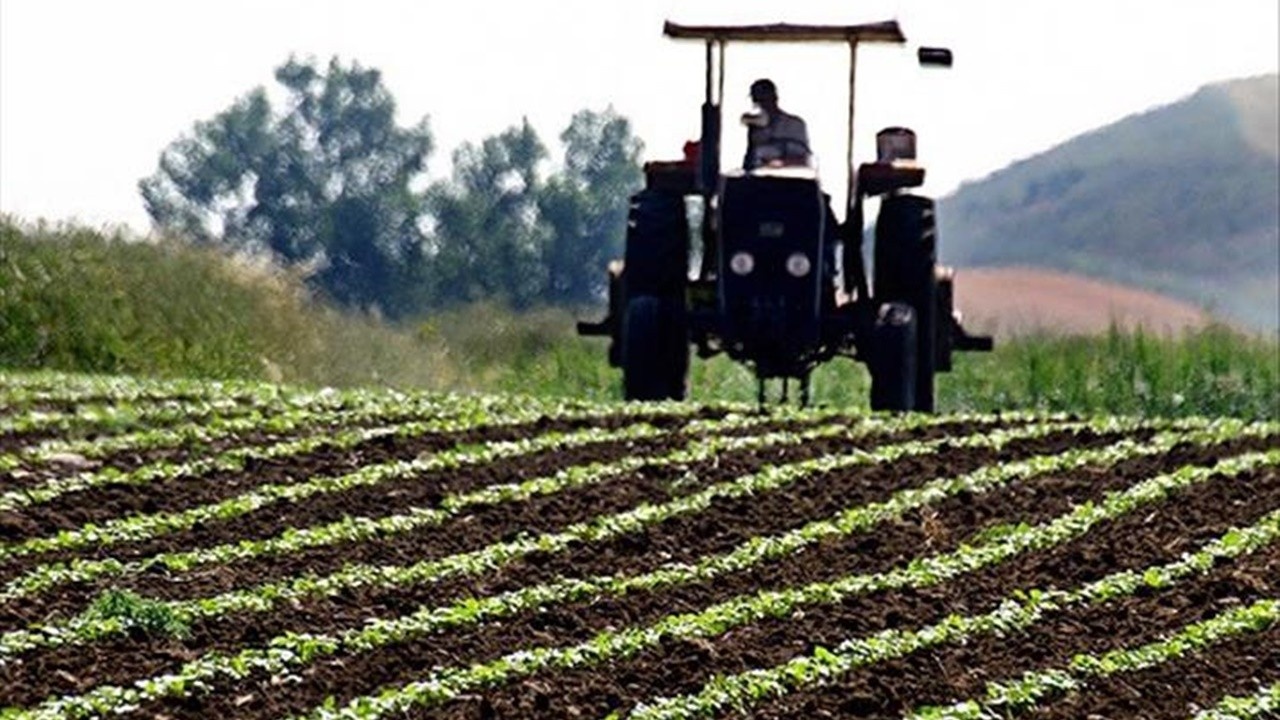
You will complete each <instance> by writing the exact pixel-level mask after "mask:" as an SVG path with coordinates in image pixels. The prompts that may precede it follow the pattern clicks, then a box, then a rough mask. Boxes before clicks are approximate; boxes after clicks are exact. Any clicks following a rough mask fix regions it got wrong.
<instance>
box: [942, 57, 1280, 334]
mask: <svg viewBox="0 0 1280 720" xmlns="http://www.w3.org/2000/svg"><path fill="white" fill-rule="evenodd" d="M1278 90H1280V77H1278V76H1277V75H1266V76H1260V77H1253V78H1246V79H1242V80H1235V81H1231V82H1226V83H1219V84H1215V85H1209V86H1206V87H1204V88H1201V89H1200V90H1199V91H1197V92H1196V93H1195V94H1193V95H1191V96H1190V97H1187V98H1185V99H1183V100H1181V101H1179V102H1176V103H1173V104H1171V105H1167V106H1163V107H1160V108H1156V109H1154V110H1150V111H1148V112H1144V113H1141V114H1138V115H1133V116H1130V117H1128V118H1125V119H1123V120H1120V121H1119V122H1116V123H1113V124H1111V125H1108V126H1106V127H1103V128H1100V129H1098V130H1095V131H1093V132H1090V133H1087V134H1085V135H1081V136H1079V137H1076V138H1074V139H1072V140H1070V141H1068V142H1066V143H1063V144H1062V145H1059V146H1057V147H1055V148H1053V149H1051V150H1049V151H1047V152H1045V153H1042V154H1040V155H1037V156H1034V157H1032V158H1029V159H1027V160H1023V161H1021V162H1018V163H1015V164H1013V165H1011V166H1009V167H1007V168H1005V169H1003V170H1000V171H998V172H996V173H994V174H992V175H990V176H989V177H987V178H984V179H982V180H980V181H976V182H972V183H967V184H965V185H962V186H961V187H960V188H959V189H958V190H957V191H956V192H955V193H954V194H952V195H951V196H948V197H946V198H944V199H943V200H942V201H941V207H940V208H939V219H940V222H941V225H942V227H941V228H940V230H941V232H942V257H943V259H944V260H946V261H948V262H950V263H952V264H955V265H958V266H961V267H972V266H997V267H1007V266H1035V267H1044V268H1054V269H1058V270H1064V271H1068V272H1074V273H1080V274H1083V275H1087V276H1090V277H1095V278H1105V279H1108V280H1112V281H1115V282H1119V283H1124V284H1127V285H1135V286H1138V287H1143V288H1147V289H1150V290H1155V291H1158V292H1161V293H1164V294H1168V295H1171V296H1174V297H1177V298H1179V299H1182V300H1184V301H1187V302H1190V303H1193V304H1195V305H1197V306H1200V307H1206V308H1209V309H1210V310H1212V311H1213V312H1215V313H1217V314H1220V315H1222V316H1224V317H1227V318H1230V319H1232V320H1234V321H1236V322H1240V323H1243V324H1245V325H1248V326H1251V327H1254V328H1258V329H1268V330H1273V329H1275V328H1277V327H1280V147H1278V146H1280V138H1278V137H1277V134H1278V132H1280V131H1278V127H1280V123H1278V121H1277V115H1278V114H1280V110H1278V108H1280V92H1278Z"/></svg>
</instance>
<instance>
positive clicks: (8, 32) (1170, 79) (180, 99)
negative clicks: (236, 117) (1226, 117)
mask: <svg viewBox="0 0 1280 720" xmlns="http://www.w3.org/2000/svg"><path fill="white" fill-rule="evenodd" d="M891 18H893V19H897V20H898V21H899V22H900V23H901V24H902V28H903V31H904V33H905V34H906V36H907V39H908V42H907V45H905V46H901V47H899V46H870V47H865V48H863V50H861V51H860V55H859V62H858V86H857V88H858V90H857V96H858V115H857V127H856V131H855V135H856V138H857V142H856V145H855V152H856V154H857V155H858V156H860V157H861V158H863V159H866V158H868V156H870V155H873V154H874V134H875V131H876V130H877V129H879V128H881V127H886V126H890V125H907V126H909V127H912V128H914V129H915V130H916V132H917V133H918V135H919V151H920V159H921V161H922V162H923V163H924V164H925V165H926V167H927V168H928V173H929V175H928V178H929V180H928V183H927V185H926V187H925V190H926V191H927V192H929V193H931V194H934V195H942V194H945V193H947V192H949V191H951V190H953V189H955V187H956V186H957V185H959V184H960V183H962V182H964V181H966V180H972V179H977V178H980V177H982V176H984V175H987V174H989V173H991V172H993V171H995V170H998V169H999V168H1001V167H1003V166H1005V165H1007V164H1009V163H1010V162H1013V161H1015V160H1018V159H1021V158H1025V157H1029V156H1031V155H1034V154H1036V153H1038V152H1041V151H1043V150H1046V149H1048V148H1050V147H1052V146H1054V145H1056V144H1058V143H1060V142H1062V141H1064V140H1067V139H1068V138H1070V137H1072V136H1074V135H1076V134H1079V133H1081V132H1085V131H1088V130H1090V129H1093V128H1096V127H1099V126H1102V125H1105V124H1107V123H1109V122H1112V121H1115V120H1118V119H1120V118H1122V117H1124V116H1126V115H1129V114H1132V113H1135V112H1140V111H1142V110H1145V109H1149V108H1151V107H1154V106H1158V105H1161V104H1166V103H1169V102H1173V101H1175V100H1178V99H1179V98H1181V97H1185V96H1186V95H1189V94H1190V93H1192V92H1194V91H1195V90H1196V89H1197V88H1198V87H1200V86H1202V85H1204V84H1206V83H1210V82H1214V81H1218V80H1223V79H1228V78H1233V77H1241V76H1248V75H1257V74H1261V73H1271V72H1276V69H1277V64H1280V40H1278V35H1280V3H1277V2H1276V0H1217V1H1216V2H1205V1H1204V0H885V1H880V0H857V1H856V2H855V1H854V0H840V1H838V2H836V1H828V0H823V1H818V0H791V1H790V2H784V3H779V2H776V1H774V2H760V1H759V0H682V1H671V0H665V1H655V2H642V1H635V2H625V3H624V2H615V1H613V0H467V1H466V2H457V1H456V0H450V1H449V2H437V1H435V0H418V1H416V2H414V1H406V0H361V1H360V2H354V1H343V2H340V1H337V0H217V2H212V1H210V0H110V1H109V2H103V1H102V0H0V212H4V213H10V214H14V215H17V216H18V217H21V218H24V219H28V220H32V219H36V218H46V219H49V220H69V219H75V220H78V221H80V222H85V223H90V224H93V225H120V224H124V225H128V226H130V227H132V228H134V229H136V230H139V231H145V230H146V229H147V227H148V225H149V223H148V219H147V215H146V212H145V210H144V209H143V207H142V202H141V200H140V198H139V195H138V192H137V181H138V180H139V179H140V178H142V177H145V176H147V175H150V174H151V173H153V172H154V171H155V169H156V163H157V160H158V157H159V154H160V152H161V151H162V150H163V149H164V147H165V146H166V145H167V144H168V143H170V142H172V141H173V140H175V139H177V138H178V137H180V136H181V135H183V134H184V133H188V132H190V130H191V128H192V126H193V124H194V123H196V122H197V121H200V120H203V119H207V118H209V117H212V116H213V115H214V114H216V113H218V112H219V111H221V110H223V109H225V108H227V107H228V106H229V105H230V104H231V103H232V102H233V101H234V100H235V99H236V98H237V97H239V96H241V95H243V94H245V93H247V92H249V91H250V90H252V89H253V88H254V87H257V86H267V87H268V88H270V87H271V86H273V85H274V81H273V79H272V72H273V70H274V69H275V68H276V67H278V66H279V65H281V64H282V63H283V62H284V61H285V60H286V59H287V58H288V57H289V56H290V55H291V54H293V55H297V56H298V57H301V58H309V57H312V58H315V59H317V60H319V61H320V62H322V63H326V62H327V61H328V60H329V58H331V57H332V56H334V55H338V56H340V57H341V58H342V59H343V60H344V61H358V62H359V63H361V64H362V65H363V66H366V67H374V68H377V69H379V70H381V71H382V73H383V81H384V83H385V84H386V86H387V87H388V88H389V90H390V91H391V93H392V94H393V96H394V97H395V98H396V100H397V102H398V112H399V121H400V123H401V124H403V125H410V124H413V123H415V122H417V121H418V120H419V119H421V118H422V117H423V116H428V117H429V118H430V126H431V129H432V131H433V134H434V135H435V138H436V147H437V150H436V152H435V154H434V156H433V158H432V163H431V171H432V174H433V175H434V176H442V175H444V174H447V173H448V171H449V167H450V155H451V152H452V150H453V148H455V147H456V146H457V145H458V144H459V143H462V142H466V141H479V140H482V139H483V138H484V137H486V136H489V135H492V134H495V133H497V132H500V131H501V130H503V129H504V128H506V127H508V126H511V125H513V124H518V123H519V122H520V121H521V118H522V117H528V119H529V121H530V122H531V123H532V124H533V125H534V127H535V128H536V129H537V130H538V132H539V134H540V135H541V137H542V138H543V140H544V142H546V143H547V144H548V145H549V146H551V147H552V148H553V150H554V149H555V147H556V137H557V136H558V135H559V133H560V132H561V131H562V130H563V128H564V127H565V126H566V125H567V124H568V122H569V118H570V117H571V116H572V115H573V113H574V112H576V111H578V110H580V109H583V108H592V109H597V110H600V109H604V108H605V107H607V106H609V105H612V106H613V107H614V108H615V109H616V110H617V111H618V112H620V113H622V114H623V115H625V116H627V117H628V118H630V119H631V121H632V123H633V125H634V128H635V131H636V134H637V135H638V136H639V137H640V138H641V139H642V140H643V141H644V143H645V147H646V149H645V158H646V159H664V158H678V157H679V156H680V150H681V146H682V145H683V143H684V141H685V140H686V139H691V138H693V137H695V136H696V135H697V133H698V106H699V104H700V103H701V101H702V92H703V77H702V57H703V53H702V47H701V45H700V44H698V43H696V42H695V43H691V42H687V41H685V42H680V41H674V40H670V39H667V38H665V37H663V35H662V32H661V29H662V23H663V20H664V19H671V20H675V21H678V22H686V23H724V24H728V23H755V22H781V21H786V22H813V23H833V24H849V23H857V22H866V21H876V20H884V19H891ZM918 45H942V46H947V47H950V48H952V50H953V51H954V53H955V66H954V67H953V68H952V69H950V70H937V69H922V68H919V67H918V66H916V64H915V62H914V58H915V54H914V49H915V47H917V46H918ZM847 57H848V52H847V49H845V48H844V47H843V46H840V45H829V46H818V47H814V46H807V47H779V46H776V45H769V46H744V45H731V46H730V47H729V49H728V56H727V67H728V72H727V77H726V88H725V95H726V101H725V117H726V128H727V133H726V147H725V154H726V160H727V161H728V160H729V159H737V158H740V157H741V154H742V146H743V142H744V141H743V135H744V133H742V132H738V128H737V127H736V126H735V125H734V124H733V121H734V119H735V118H737V117H738V115H739V114H741V113H742V112H745V111H747V110H749V109H750V108H749V101H748V99H747V88H748V86H749V85H750V83H751V81H752V80H754V79H756V78H758V77H771V78H772V79H774V80H775V81H776V83H777V85H778V88H779V95H780V98H781V104H782V107H783V108H784V109H786V110H788V111H790V112H794V113H797V114H799V115H801V116H803V117H804V118H805V120H806V121H807V122H808V125H809V130H810V135H811V138H812V140H813V145H814V146H815V150H816V152H817V154H818V158H819V160H818V162H819V165H820V168H821V172H822V177H823V180H824V183H826V184H827V185H828V190H829V191H831V192H832V194H833V195H834V196H836V197H840V196H842V195H843V177H844V169H843V165H844V139H843V137H844V126H845V112H846V110H845V107H846V102H847V95H846V93H847V76H848V60H847Z"/></svg>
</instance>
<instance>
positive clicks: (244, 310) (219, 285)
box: [0, 220, 1280, 419]
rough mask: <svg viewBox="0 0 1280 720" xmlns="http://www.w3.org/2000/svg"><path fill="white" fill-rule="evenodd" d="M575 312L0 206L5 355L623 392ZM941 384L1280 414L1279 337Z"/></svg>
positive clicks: (1018, 350) (49, 364)
mask: <svg viewBox="0 0 1280 720" xmlns="http://www.w3.org/2000/svg"><path fill="white" fill-rule="evenodd" d="M574 320H575V317H574V313H571V312H568V311H565V310H551V309H544V310H537V311H533V312H528V313H522V314H516V313H512V312H510V311H508V310H506V309H504V308H503V307H501V306H499V305H494V304H477V305H473V306H470V307H464V308H459V309H456V310H450V311H447V312H440V313H437V314H435V315H433V316H432V317H430V318H426V319H422V320H419V321H418V322H416V323H414V324H410V325H406V326H402V327H391V326H389V325H387V324H385V323H383V322H381V321H379V320H378V319H377V318H374V317H368V316H360V315H351V314H344V313H339V312H337V311H334V310H332V309H329V308H327V307H325V306H324V305H322V304H319V303H317V302H315V301H313V300H312V299H310V298H308V297H307V295H306V293H305V292H304V291H303V290H302V285H301V283H299V282H298V281H297V279H296V278H291V277H289V276H287V275H284V274H282V273H280V272H278V271H274V270H271V269H269V268H261V267H250V266H246V265H243V264H240V263H236V262H232V261H229V260H227V259H226V258H224V257H222V256H220V255H217V254H214V253H212V252H204V251H199V250H194V249H192V248H190V247H186V246H183V245H178V244H171V243H151V242H139V241H136V240H135V241H131V240H129V239H128V238H124V237H119V236H109V235H106V234H103V233H100V232H97V231H92V230H86V229H83V228H76V227H48V226H35V227H24V226H20V225H18V224H17V223H15V222H13V221H9V220H0V366H6V367H16V368H53V369H62V370H75V371H87V372H109V373H134V374H145V375H160V376H204V377H217V378H230V377H243V378H258V379H264V380H272V381H285V382H292V383H299V384H309V385H320V384H331V385H346V386H351V385H389V386H394V387H400V388H424V389H432V390H457V391H496V392H518V393H526V394H537V395H558V396H572V397H588V398H594V399H620V397H621V396H620V392H619V372H618V371H617V370H615V369H613V368H610V367H609V366H608V364H607V362H606V360H605V347H606V343H605V341H603V340H599V339H585V338H579V337H576V336H575V335H574V334H573V325H574ZM938 385H939V387H938V406H939V409H940V410H944V411H956V410H974V411H990V410H1001V409H1038V410H1051V411H1052V410H1061V411H1070V412H1080V413H1123V414H1148V415H1165V416H1179V415H1234V416H1241V417H1249V418H1267V419H1280V345H1277V343H1276V340H1275V339H1274V338H1261V337H1250V336H1245V335H1242V334H1239V333H1238V332H1236V331H1234V330H1231V329H1229V328H1225V327H1209V328H1205V329H1203V330H1198V331H1192V332H1188V333H1186V334H1184V335H1181V336H1176V337H1170V336H1164V335H1157V334H1150V333H1144V332H1134V333H1127V332H1122V331H1120V330H1118V329H1114V328H1113V329H1112V331H1111V332H1110V333H1108V334H1106V335H1104V336H1100V337H1069V336H1056V335H1052V334H1047V333H1042V334H1039V335H1032V336H1025V337H1020V338H1016V339H1012V340H1007V341H1003V342H1000V343H999V344H998V346H997V349H996V351H995V352H994V353H991V354H977V355H973V354H964V355H958V356H957V357H956V363H955V370H954V372H952V373H949V374H945V375H942V376H940V377H939V383H938ZM868 386H869V380H868V377H867V374H866V372H865V370H864V368H863V367H862V366H861V365H859V364H855V363H853V362H852V361H848V360H836V361H834V362H831V363H828V364H827V365H824V366H823V367H821V368H819V369H818V370H817V371H816V372H815V373H814V378H813V391H814V401H815V402H816V403H819V404H824V405H829V406H840V407H852V408H865V407H866V398H867V394H868ZM690 388H691V396H692V398H693V399H695V400H712V399H731V400H741V401H747V402H751V401H754V400H755V397H756V385H755V380H754V378H753V377H752V375H751V373H750V372H749V371H748V370H747V369H745V368H743V367H741V366H739V365H737V364H735V363H732V362H730V361H728V360H726V359H724V358H722V357H721V358H713V359H711V360H707V361H702V360H695V361H694V362H693V365H692V369H691V372H690ZM779 389H780V388H778V387H777V386H776V385H775V386H774V387H772V388H771V395H772V396H774V397H776V396H777V395H778V392H779ZM792 398H793V399H794V398H795V390H794V389H793V394H792Z"/></svg>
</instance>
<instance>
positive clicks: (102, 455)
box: [0, 373, 1280, 720]
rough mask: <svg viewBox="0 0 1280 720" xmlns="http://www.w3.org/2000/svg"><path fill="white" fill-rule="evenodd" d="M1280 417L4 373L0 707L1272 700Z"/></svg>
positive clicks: (1172, 710) (759, 706)
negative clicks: (815, 405) (771, 405)
mask: <svg viewBox="0 0 1280 720" xmlns="http://www.w3.org/2000/svg"><path fill="white" fill-rule="evenodd" d="M1278 620H1280V424H1277V423H1274V422H1251V421H1244V420H1235V419H1214V420H1208V419H1201V418H1194V417H1193V418H1181V419H1177V420H1159V419H1137V418H1133V419H1130V418H1123V417H1106V418H1088V417H1078V416H1068V415H1048V414H1038V415H1028V414H1019V413H1006V414H984V415H979V414H969V415H941V416H937V417H917V416H910V417H888V416H866V415H859V414H849V413H845V412H843V411H841V412H834V411H811V412H805V413H799V412H794V411H782V410H778V411H774V412H772V413H770V414H759V413H757V412H755V411H754V409H753V408H750V407H747V406H735V405H723V404H720V405H684V404H661V405H647V406H640V405H625V406H624V405H618V404H595V403H589V402H577V401H555V400H539V399H533V398H514V397H502V396H469V397H454V396H445V395H402V394H394V393H389V392H387V393H374V392H362V391H351V392H338V391H319V392H314V391H303V390H296V389H289V388H280V387H275V386H269V385H257V384H252V383H220V384H216V383H208V382H183V381H138V380H130V379H124V378H95V377H89V376H77V375H56V374H46V373H39V374H0V708H3V709H2V710H0V718H60V717H101V716H111V717H131V718H132V717H137V718H144V717H146V718H158V717H165V718H208V717H219V718H337V717H343V718H374V717H388V718H392V717H394V718H401V717H433V718H513V717H518V718H577V717H581V718H606V717H611V718H622V717H635V718H692V717H756V718H784V717H785V718H826V717H874V718H900V717H911V718H917V719H921V720H927V719H937V718H987V717H1014V716H1020V717H1029V718H1042V717H1053V718H1057V717H1062V718H1067V717H1073V718H1074V717H1088V716H1096V717H1142V718H1166V717H1167V718H1197V720H1210V719H1213V718H1262V717H1274V716H1275V715H1274V714H1275V713H1276V712H1277V708H1278V707H1280V623H1278V622H1277V621H1278Z"/></svg>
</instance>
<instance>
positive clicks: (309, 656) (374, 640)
mask: <svg viewBox="0 0 1280 720" xmlns="http://www.w3.org/2000/svg"><path fill="white" fill-rule="evenodd" d="M1018 432H1019V431H996V432H987V433H982V434H978V435H973V436H969V437H966V438H961V439H958V440H953V441H950V443H951V444H952V445H956V446H960V447H965V446H989V445H993V444H1004V443H1007V442H1010V441H1011V439H1012V438H1013V437H1017V436H1018ZM1020 432H1021V433H1022V435H1023V436H1028V435H1032V434H1034V433H1036V432H1040V433H1047V432H1048V431H1046V430H1045V429H1043V428H1027V429H1024V430H1022V431H1020ZM939 445H940V443H939V442H938V441H929V442H922V443H908V444H903V445H893V446H887V447H882V448H879V449H877V450H875V451H873V452H866V451H860V452H855V453H850V454H848V455H844V456H838V457H824V458H819V459H817V460H812V461H807V462H804V463H798V464H795V465H790V466H781V467H773V468H768V469H766V470H765V471H763V472H761V473H758V474H756V475H752V476H747V477H743V478H738V479H737V480H734V481H732V482H728V483H720V484H717V485H714V486H711V487H709V488H706V489H705V490H703V491H701V492H699V493H696V494H694V495H690V496H686V497H682V498H680V499H679V500H676V501H674V502H671V503H667V504H665V505H660V506H641V507H640V508H637V509H636V510H633V511H631V512H628V513H623V514H620V515H617V516H612V517H609V518H600V519H599V520H597V521H594V522H592V523H586V524H580V525H575V526H573V527H571V528H570V529H569V530H567V531H565V532H561V533H556V534H550V535H543V536H540V537H537V538H528V539H520V540H517V541H512V542H506V543H500V544H498V545H495V546H491V547H489V548H486V549H484V550H483V551H481V552H479V553H470V554H467V555H463V556H453V557H450V558H446V559H444V560H443V561H441V562H440V563H438V564H437V566H436V568H434V570H433V573H432V574H433V575H434V576H435V577H445V576H447V575H457V574H460V573H471V574H474V573H477V572H486V571H487V570H488V568H490V567H493V566H494V565H495V564H502V563H507V562H510V561H511V560H512V559H514V558H518V557H521V556H527V555H529V554H531V553H534V552H544V553H554V552H559V551H562V550H563V549H564V548H567V547H570V546H572V545H574V544H576V543H581V542H588V543H589V542H600V541H604V540H608V539H609V538H611V537H615V536H617V535H621V534H626V533H631V532H635V531H636V530H638V529H641V528H644V527H647V526H650V525H653V524H656V523H658V522H661V521H662V520H664V519H666V518H668V517H673V516H676V515H679V514H683V513H689V512H697V511H700V510H702V509H705V507H707V506H708V505H709V503H710V502H711V501H713V500H714V499H716V498H718V497H726V496H732V495H737V496H742V495H745V494H747V493H751V492H765V491H770V490H773V489H776V488H780V487H784V486H786V485H788V484H791V483H793V482H794V481H795V480H796V479H798V478H799V477H802V476H804V475H807V474H811V473H814V472H819V471H822V470H830V469H834V468H837V467H840V466H853V465H859V464H868V463H876V462H889V461H893V460H897V459H900V458H902V457H905V456H910V455H918V454H922V453H929V452H935V451H936V450H937V448H938V447H939ZM426 610H428V609H424V611H426ZM454 614H456V611H455V613H454ZM462 614H463V615H469V614H472V610H471V609H470V608H468V609H465V610H464V611H463V613H462ZM414 621H417V622H414ZM431 622H439V619H438V618H437V619H434V620H428V621H426V623H425V624H426V625H429V624H430V623H431ZM423 627H424V622H423V621H422V619H421V618H403V619H401V621H399V622H392V623H374V624H371V625H370V626H368V627H365V628H359V629H353V630H351V631H349V632H347V633H345V634H344V635H342V636H331V637H328V638H326V637H318V636H285V637H280V638H276V639H275V640H273V641H272V643H271V646H270V647H266V648H259V649H249V650H246V651H244V652H241V653H238V654H237V655H235V656H232V657H222V656H217V655H214V656H210V657H207V658H202V659H200V660H197V661H195V662H193V663H190V664H188V666H186V667H184V668H183V669H182V670H181V671H179V672H178V673H175V674H169V675H166V676H163V677H157V678H153V679H152V680H148V681H140V683H141V684H140V685H138V686H136V687H142V686H146V689H144V690H142V691H141V692H142V693H143V694H141V695H132V697H133V698H135V699H140V698H143V697H146V696H161V695H165V694H169V693H173V692H175V690H177V691H178V694H182V692H181V691H182V690H185V688H186V687H189V686H190V683H191V682H192V681H195V680H200V681H201V682H208V681H210V680H212V679H215V678H218V677H228V676H230V677H239V676H242V675H243V674H245V673H248V672H251V671H257V672H262V671H270V668H272V667H275V668H278V669H284V668H288V667H290V666H293V665H297V664H306V663H308V662H310V661H312V660H314V659H318V658H319V657H322V656H324V655H329V654H333V653H335V652H338V651H344V652H346V651H352V650H357V649H360V650H368V649H372V648H375V647H377V646H379V645H383V644H387V643H389V642H393V641H399V640H401V639H403V638H405V637H407V636H410V635H414V634H420V633H421V632H424V630H423ZM429 630H430V628H429V627H428V628H427V629H426V630H425V631H429ZM100 690H101V693H100V694H98V695H95V697H103V696H105V695H110V694H113V693H117V692H120V691H123V692H125V693H126V696H129V694H130V693H132V692H133V690H130V689H127V688H126V689H123V690H122V689H121V688H116V689H114V690H113V689H108V688H103V689H100ZM94 693H98V691H97V690H95V691H94ZM91 694H92V693H91Z"/></svg>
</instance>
